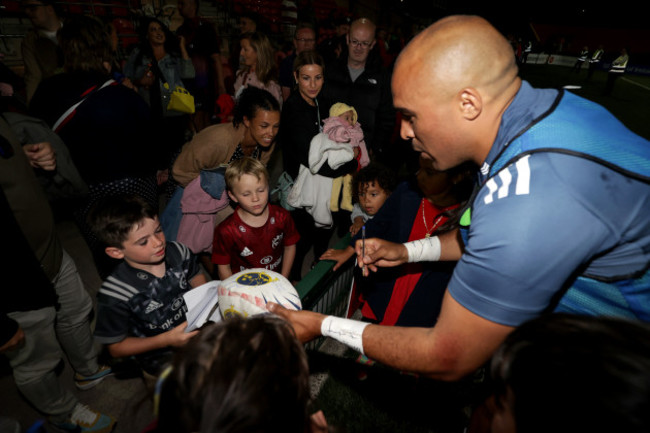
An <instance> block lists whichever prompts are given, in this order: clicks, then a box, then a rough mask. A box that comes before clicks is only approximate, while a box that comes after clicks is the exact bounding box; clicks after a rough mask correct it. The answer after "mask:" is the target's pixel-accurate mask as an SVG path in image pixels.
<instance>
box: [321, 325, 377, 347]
mask: <svg viewBox="0 0 650 433" xmlns="http://www.w3.org/2000/svg"><path fill="white" fill-rule="evenodd" d="M369 324H370V323H366V322H359V321H356V320H350V319H342V318H340V317H335V316H327V317H326V318H325V319H323V322H322V323H321V325H320V332H321V334H323V336H325V337H332V338H333V339H335V340H336V341H339V342H341V343H343V344H345V345H346V346H349V347H351V348H353V349H355V350H357V351H359V352H361V353H362V354H363V329H364V328H365V327H366V326H368V325H369Z"/></svg>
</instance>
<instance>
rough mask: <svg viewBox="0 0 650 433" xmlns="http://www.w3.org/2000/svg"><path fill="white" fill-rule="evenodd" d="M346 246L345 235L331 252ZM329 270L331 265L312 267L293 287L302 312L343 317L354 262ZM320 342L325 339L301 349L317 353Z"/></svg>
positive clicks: (329, 263) (327, 263)
mask: <svg viewBox="0 0 650 433" xmlns="http://www.w3.org/2000/svg"><path fill="white" fill-rule="evenodd" d="M349 244H350V234H349V233H348V234H347V235H345V236H344V237H343V238H342V239H341V240H340V241H339V242H338V243H337V244H336V245H335V246H334V248H337V249H339V248H340V249H343V248H345V247H347V246H348V245H349ZM333 267H334V262H331V261H325V260H323V261H319V262H318V263H317V264H316V266H314V269H312V270H311V271H310V272H309V273H307V275H305V277H304V278H303V279H302V280H300V282H299V283H298V284H296V290H297V291H298V294H299V295H300V300H301V302H302V308H303V310H311V311H316V312H318V313H323V314H328V315H333V316H339V317H345V315H346V313H347V311H346V310H347V307H348V299H349V296H350V290H351V289H352V278H353V271H354V259H350V260H348V261H347V262H346V263H345V264H344V265H342V266H341V267H340V268H339V269H337V270H336V271H332V268H333ZM323 341H325V338H324V337H320V338H318V339H316V340H314V341H311V342H310V343H308V344H307V345H305V347H306V348H307V349H318V348H319V347H320V345H321V344H323Z"/></svg>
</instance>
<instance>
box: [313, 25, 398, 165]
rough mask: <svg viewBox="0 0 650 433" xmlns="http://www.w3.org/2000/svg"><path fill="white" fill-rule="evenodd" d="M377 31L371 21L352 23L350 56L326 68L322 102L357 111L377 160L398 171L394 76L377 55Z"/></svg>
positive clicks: (340, 57) (345, 56)
mask: <svg viewBox="0 0 650 433" xmlns="http://www.w3.org/2000/svg"><path fill="white" fill-rule="evenodd" d="M375 31H376V26H375V24H374V23H373V22H372V21H370V20H369V19H367V18H359V19H358V20H355V21H353V22H352V24H351V25H350V31H349V32H348V34H347V37H346V42H347V52H343V53H342V54H341V55H340V56H339V57H338V58H336V59H334V60H332V61H330V62H328V63H327V64H326V65H325V70H324V73H325V83H324V84H323V90H322V94H321V96H320V97H319V101H326V102H328V103H330V104H334V103H336V102H344V103H346V104H348V105H350V106H352V107H354V108H355V109H356V111H357V113H358V115H359V123H360V124H361V129H362V130H363V134H364V139H365V142H366V144H367V146H368V149H369V150H370V152H371V154H372V156H373V158H374V159H379V160H381V162H384V163H385V164H386V165H389V166H393V167H394V168H398V167H397V166H396V165H395V162H396V161H397V160H399V155H396V154H395V152H391V151H392V150H393V148H392V147H391V142H390V139H391V136H392V132H393V129H394V127H395V110H394V109H393V100H392V98H391V92H390V72H389V71H388V70H387V69H386V68H384V67H383V66H382V64H381V57H380V56H379V53H378V52H375V51H373V48H374V47H375V44H376V40H375ZM321 103H322V102H321Z"/></svg>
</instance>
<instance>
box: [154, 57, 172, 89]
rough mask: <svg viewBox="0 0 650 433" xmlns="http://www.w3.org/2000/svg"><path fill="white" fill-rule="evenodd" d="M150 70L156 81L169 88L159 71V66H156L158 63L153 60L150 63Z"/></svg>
mask: <svg viewBox="0 0 650 433" xmlns="http://www.w3.org/2000/svg"><path fill="white" fill-rule="evenodd" d="M151 70H152V71H153V73H154V74H156V77H158V79H159V80H160V81H162V82H163V84H167V87H168V88H169V83H168V81H167V79H166V78H165V75H164V74H163V72H162V70H161V69H160V66H158V61H157V60H156V59H155V58H154V59H153V60H152V61H151Z"/></svg>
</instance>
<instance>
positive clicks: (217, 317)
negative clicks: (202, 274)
mask: <svg viewBox="0 0 650 433" xmlns="http://www.w3.org/2000/svg"><path fill="white" fill-rule="evenodd" d="M220 282H221V281H208V282H207V283H205V284H202V285H200V286H199V287H195V288H194V289H192V290H190V291H189V292H187V293H185V294H184V295H183V298H184V299H185V305H187V313H186V314H185V316H186V317H187V328H186V329H185V332H190V331H193V330H195V329H197V328H200V327H201V326H203V325H204V324H205V323H206V322H208V321H210V322H219V321H221V320H222V317H221V311H220V310H219V294H218V292H217V287H218V286H219V283H220ZM210 313H212V314H210Z"/></svg>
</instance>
